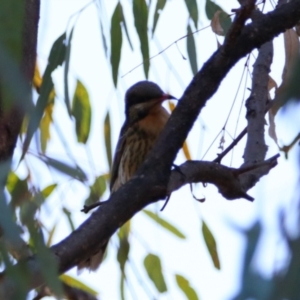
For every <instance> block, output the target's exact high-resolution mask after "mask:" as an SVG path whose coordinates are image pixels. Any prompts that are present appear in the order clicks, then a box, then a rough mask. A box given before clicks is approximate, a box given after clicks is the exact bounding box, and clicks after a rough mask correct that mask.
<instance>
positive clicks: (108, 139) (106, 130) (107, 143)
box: [104, 111, 112, 169]
mask: <svg viewBox="0 0 300 300" xmlns="http://www.w3.org/2000/svg"><path fill="white" fill-rule="evenodd" d="M104 138H105V149H106V157H107V161H108V165H109V168H110V169H111V164H112V154H111V153H112V151H111V126H110V115H109V111H107V114H106V117H105V121H104Z"/></svg>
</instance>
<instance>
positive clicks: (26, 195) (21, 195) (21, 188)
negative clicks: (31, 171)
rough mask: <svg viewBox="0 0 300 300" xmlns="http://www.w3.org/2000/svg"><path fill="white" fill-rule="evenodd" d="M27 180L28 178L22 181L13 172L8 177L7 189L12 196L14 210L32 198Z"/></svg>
mask: <svg viewBox="0 0 300 300" xmlns="http://www.w3.org/2000/svg"><path fill="white" fill-rule="evenodd" d="M27 179H28V178H25V179H23V180H22V179H20V178H19V177H18V176H17V175H16V173H13V172H11V173H10V174H9V175H8V177H7V183H6V188H7V190H8V191H9V193H10V195H11V199H10V205H11V207H12V208H13V209H15V208H16V207H17V206H20V205H21V204H22V203H23V202H26V201H28V200H29V199H30V198H31V197H32V194H31V193H30V191H29V189H28V184H27Z"/></svg>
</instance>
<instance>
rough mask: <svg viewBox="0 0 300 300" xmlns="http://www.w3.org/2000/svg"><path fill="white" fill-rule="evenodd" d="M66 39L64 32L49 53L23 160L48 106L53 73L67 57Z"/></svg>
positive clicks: (28, 131) (24, 148)
mask: <svg viewBox="0 0 300 300" xmlns="http://www.w3.org/2000/svg"><path fill="white" fill-rule="evenodd" d="M65 39H66V34H65V33H63V34H62V35H61V36H60V37H59V38H58V39H57V40H56V41H55V42H54V44H53V46H52V49H51V51H50V55H49V61H48V65H47V68H46V71H45V74H44V76H43V83H42V86H41V93H40V95H39V98H38V100H37V104H36V106H35V108H34V110H33V112H32V114H31V116H30V119H29V124H28V129H27V135H26V138H25V141H24V144H23V153H22V157H21V160H22V159H23V158H24V155H25V153H26V152H27V150H28V147H29V144H30V142H31V139H32V137H33V135H34V133H35V131H36V130H37V129H38V127H39V124H40V121H41V119H42V116H43V114H44V110H45V108H46V106H47V103H48V99H49V95H50V93H51V91H52V89H53V81H52V78H51V73H52V72H53V71H54V70H55V69H56V68H57V67H58V66H60V65H62V63H63V61H64V59H65V53H66V46H65V44H64V41H65Z"/></svg>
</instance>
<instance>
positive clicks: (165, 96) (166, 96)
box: [161, 94, 178, 101]
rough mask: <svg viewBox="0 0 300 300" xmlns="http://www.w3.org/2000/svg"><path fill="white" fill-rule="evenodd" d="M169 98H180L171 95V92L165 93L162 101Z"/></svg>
mask: <svg viewBox="0 0 300 300" xmlns="http://www.w3.org/2000/svg"><path fill="white" fill-rule="evenodd" d="M167 99H170V100H171V99H173V100H178V99H177V98H176V97H174V96H172V95H170V94H163V95H162V97H161V101H165V100H167Z"/></svg>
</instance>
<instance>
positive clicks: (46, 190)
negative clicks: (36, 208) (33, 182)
mask: <svg viewBox="0 0 300 300" xmlns="http://www.w3.org/2000/svg"><path fill="white" fill-rule="evenodd" d="M56 187H57V184H56V183H53V184H50V185H48V186H47V187H45V188H44V189H43V190H42V195H43V196H44V198H47V197H49V196H50V195H51V194H52V192H53V191H54V190H55V188H56Z"/></svg>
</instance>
